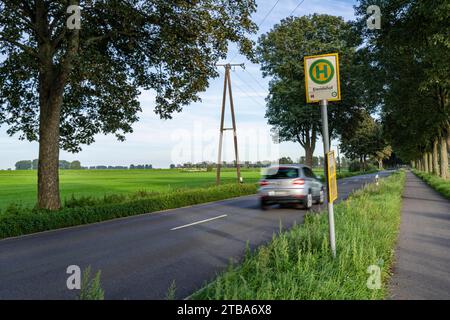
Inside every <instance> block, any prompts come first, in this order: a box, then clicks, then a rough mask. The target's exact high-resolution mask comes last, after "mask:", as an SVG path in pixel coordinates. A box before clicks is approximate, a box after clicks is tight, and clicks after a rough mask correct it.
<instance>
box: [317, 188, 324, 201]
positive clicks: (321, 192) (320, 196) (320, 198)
mask: <svg viewBox="0 0 450 320" xmlns="http://www.w3.org/2000/svg"><path fill="white" fill-rule="evenodd" d="M324 202H325V191H324V190H323V189H322V190H320V194H319V201H318V203H319V204H323V203H324Z"/></svg>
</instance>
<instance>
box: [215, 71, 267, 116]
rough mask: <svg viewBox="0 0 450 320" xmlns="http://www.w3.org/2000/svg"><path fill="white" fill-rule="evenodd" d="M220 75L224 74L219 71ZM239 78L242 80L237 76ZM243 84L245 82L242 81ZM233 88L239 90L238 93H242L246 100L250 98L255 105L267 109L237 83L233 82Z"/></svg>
mask: <svg viewBox="0 0 450 320" xmlns="http://www.w3.org/2000/svg"><path fill="white" fill-rule="evenodd" d="M219 73H221V74H222V73H223V72H222V71H219ZM235 75H236V76H237V73H235ZM237 77H238V79H239V80H241V78H240V77H239V76H237ZM241 81H242V80H241ZM242 82H244V83H245V81H242ZM233 86H234V87H235V88H237V89H238V90H237V92H238V93H242V94H243V95H244V96H245V97H246V98H249V99H250V100H252V101H253V102H254V103H256V104H257V105H258V106H260V107H263V108H265V107H266V106H265V105H264V104H263V103H262V102H261V101H258V100H257V99H256V98H255V97H253V96H251V95H249V94H248V93H247V92H246V90H243V89H242V88H241V87H240V86H239V85H238V84H237V83H236V81H234V82H233Z"/></svg>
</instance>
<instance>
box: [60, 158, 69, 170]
mask: <svg viewBox="0 0 450 320" xmlns="http://www.w3.org/2000/svg"><path fill="white" fill-rule="evenodd" d="M58 167H59V169H63V170H67V169H70V162H69V161H67V160H59V165H58Z"/></svg>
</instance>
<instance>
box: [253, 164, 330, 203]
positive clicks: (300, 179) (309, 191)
mask: <svg viewBox="0 0 450 320" xmlns="http://www.w3.org/2000/svg"><path fill="white" fill-rule="evenodd" d="M258 194H259V196H260V204H261V209H263V210H265V209H267V208H268V206H269V205H271V204H285V203H293V204H301V205H303V206H304V207H305V208H306V209H310V208H311V207H312V206H313V202H316V203H319V204H322V203H323V202H324V199H325V187H324V185H323V184H322V182H321V181H320V179H319V178H318V177H317V176H316V175H315V174H314V172H313V171H312V170H311V168H309V167H308V166H305V165H301V164H290V165H279V166H271V167H268V168H265V169H264V170H263V173H262V178H261V180H260V181H259V189H258Z"/></svg>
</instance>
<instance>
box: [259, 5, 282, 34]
mask: <svg viewBox="0 0 450 320" xmlns="http://www.w3.org/2000/svg"><path fill="white" fill-rule="evenodd" d="M278 2H280V0H277V2H275V4H274V5H273V6H272V8H270V10H269V11H268V12H267V14H266V15H265V16H264V18H263V19H262V20H261V22H260V23H259V24H258V29H259V27H261V25H262V24H263V23H264V21H266V19H267V17H268V16H269V14H271V13H272V11H273V9H275V7H276V6H277V4H278Z"/></svg>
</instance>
